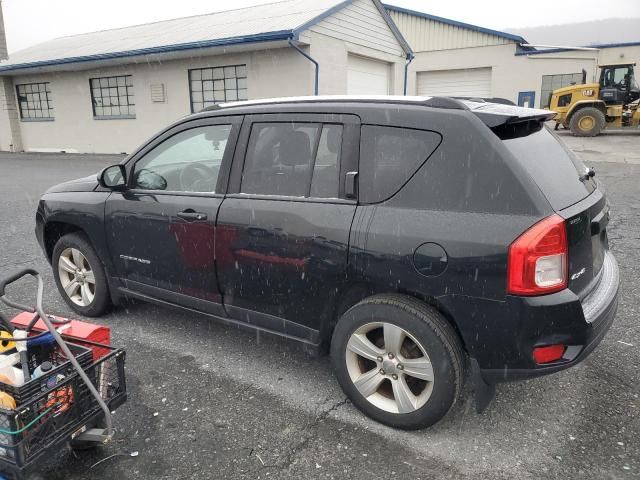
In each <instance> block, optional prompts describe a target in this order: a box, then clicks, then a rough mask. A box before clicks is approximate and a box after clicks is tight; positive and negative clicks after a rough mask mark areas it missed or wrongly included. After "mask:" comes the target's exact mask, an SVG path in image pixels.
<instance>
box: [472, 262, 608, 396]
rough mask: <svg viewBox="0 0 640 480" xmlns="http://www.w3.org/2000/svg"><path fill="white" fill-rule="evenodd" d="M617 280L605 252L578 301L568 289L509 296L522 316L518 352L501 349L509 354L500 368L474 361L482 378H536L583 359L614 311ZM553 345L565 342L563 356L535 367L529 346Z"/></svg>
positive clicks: (485, 379)
mask: <svg viewBox="0 0 640 480" xmlns="http://www.w3.org/2000/svg"><path fill="white" fill-rule="evenodd" d="M619 284H620V275H619V269H618V264H617V262H616V259H615V257H614V256H613V254H611V253H610V252H606V253H605V259H604V264H603V268H602V270H601V274H600V279H599V280H598V283H597V285H596V286H595V288H594V289H593V290H592V291H591V292H590V293H589V295H588V296H587V297H585V298H584V299H583V300H582V301H580V299H578V298H577V296H576V295H575V294H574V293H572V292H570V291H569V290H564V291H563V292H559V293H557V294H553V295H547V296H543V297H531V298H516V297H514V298H512V299H510V300H509V302H508V303H511V304H512V307H513V306H515V308H516V311H519V312H520V314H521V315H523V322H522V323H521V324H520V327H521V329H522V330H521V331H520V332H517V334H516V338H515V339H514V341H515V346H516V347H517V350H518V351H517V352H515V351H514V350H513V349H508V348H507V349H504V351H505V352H509V351H512V352H513V353H512V355H511V356H509V355H507V356H505V357H503V361H504V363H503V366H502V368H495V367H494V368H486V363H485V362H482V361H479V362H478V363H479V366H480V371H481V375H482V378H483V379H484V381H485V382H487V383H498V382H506V381H513V380H523V379H527V378H533V377H538V376H541V375H547V374H550V373H554V372H558V371H560V370H564V369H567V368H570V367H572V366H574V365H576V364H578V363H580V362H581V361H583V360H584V359H585V358H587V356H589V354H590V353H591V352H592V351H593V350H594V349H595V348H596V347H597V346H598V344H599V343H600V342H601V341H602V339H603V338H604V336H605V334H606V333H607V331H608V330H609V328H610V327H611V324H612V323H613V320H614V318H615V315H616V312H617V309H618V291H619ZM518 304H519V305H518ZM553 344H563V345H567V349H566V352H565V354H564V357H563V358H562V359H561V360H559V361H557V362H553V363H550V364H545V365H537V364H536V363H535V362H534V361H533V357H532V352H533V348H534V347H536V346H544V345H553ZM495 348H497V349H500V346H499V345H495ZM493 361H495V358H494V359H493ZM483 363H484V365H483Z"/></svg>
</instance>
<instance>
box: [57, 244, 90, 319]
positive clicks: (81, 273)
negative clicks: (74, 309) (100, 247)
mask: <svg viewBox="0 0 640 480" xmlns="http://www.w3.org/2000/svg"><path fill="white" fill-rule="evenodd" d="M58 276H59V278H60V284H61V285H62V288H63V289H64V291H65V293H66V294H67V296H68V297H69V298H70V299H71V301H72V302H73V303H75V304H76V305H79V306H81V307H88V306H89V305H91V303H92V302H93V299H94V298H95V296H96V278H95V275H94V272H93V269H92V268H91V265H90V264H89V261H88V260H87V257H85V256H84V255H83V253H82V252H81V251H80V250H78V249H77V248H67V249H65V250H63V252H62V253H61V254H60V258H59V259H58Z"/></svg>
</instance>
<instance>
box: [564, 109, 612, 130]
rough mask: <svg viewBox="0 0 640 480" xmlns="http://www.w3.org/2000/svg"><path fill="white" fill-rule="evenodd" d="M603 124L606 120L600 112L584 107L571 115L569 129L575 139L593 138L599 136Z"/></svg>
mask: <svg viewBox="0 0 640 480" xmlns="http://www.w3.org/2000/svg"><path fill="white" fill-rule="evenodd" d="M605 122H606V118H605V116H604V113H602V111H601V110H598V109H597V108H595V107H585V108H582V109H580V110H578V111H577V112H576V113H574V114H573V116H572V117H571V121H570V122H569V127H570V128H571V133H573V134H574V135H575V136H577V137H595V136H597V135H600V132H602V129H603V128H604V125H605Z"/></svg>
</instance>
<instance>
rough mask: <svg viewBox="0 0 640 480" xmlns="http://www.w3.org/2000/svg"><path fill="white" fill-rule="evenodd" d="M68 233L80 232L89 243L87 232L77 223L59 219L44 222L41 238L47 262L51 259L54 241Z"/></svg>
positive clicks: (56, 241)
mask: <svg viewBox="0 0 640 480" xmlns="http://www.w3.org/2000/svg"><path fill="white" fill-rule="evenodd" d="M70 233H80V234H82V235H83V236H84V237H85V238H86V239H87V241H88V242H89V243H91V240H90V239H89V236H88V235H87V232H85V231H84V229H83V228H82V227H80V226H78V225H75V224H73V223H69V222H59V221H49V222H47V223H46V224H45V226H44V233H43V239H44V248H45V253H46V256H47V260H48V261H49V263H51V261H52V259H53V249H54V247H55V246H56V243H58V240H60V239H61V238H62V237H64V236H65V235H68V234H70Z"/></svg>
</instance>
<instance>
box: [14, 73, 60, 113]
mask: <svg viewBox="0 0 640 480" xmlns="http://www.w3.org/2000/svg"><path fill="white" fill-rule="evenodd" d="M16 91H17V93H18V106H19V108H20V118H21V119H22V120H53V103H52V102H51V87H50V84H49V82H43V83H25V84H21V85H16Z"/></svg>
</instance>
